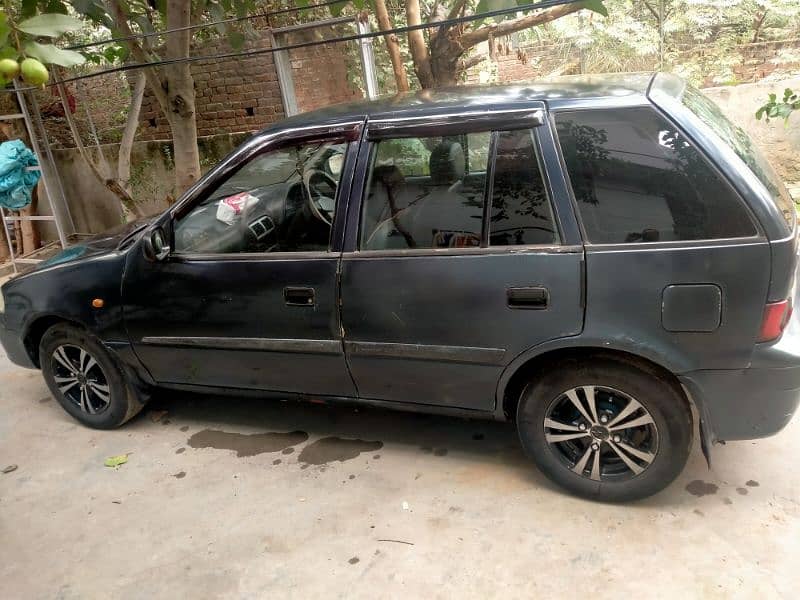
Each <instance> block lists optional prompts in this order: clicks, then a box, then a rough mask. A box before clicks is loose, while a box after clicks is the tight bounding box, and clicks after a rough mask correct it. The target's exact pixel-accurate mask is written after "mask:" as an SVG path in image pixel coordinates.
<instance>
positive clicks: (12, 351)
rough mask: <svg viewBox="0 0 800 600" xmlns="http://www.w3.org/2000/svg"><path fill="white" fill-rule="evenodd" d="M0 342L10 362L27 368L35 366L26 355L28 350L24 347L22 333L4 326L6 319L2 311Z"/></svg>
mask: <svg viewBox="0 0 800 600" xmlns="http://www.w3.org/2000/svg"><path fill="white" fill-rule="evenodd" d="M0 344H2V346H3V349H4V350H5V351H6V355H7V356H8V359H9V360H10V361H11V362H13V363H15V364H17V365H19V366H21V367H25V368H27V369H35V368H37V367H36V365H35V364H33V361H32V360H31V357H30V356H28V350H27V349H26V348H25V342H24V341H23V339H22V335H21V334H19V333H18V332H16V331H14V330H11V329H7V328H6V319H5V314H3V313H0Z"/></svg>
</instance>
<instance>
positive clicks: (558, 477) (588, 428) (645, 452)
mask: <svg viewBox="0 0 800 600" xmlns="http://www.w3.org/2000/svg"><path fill="white" fill-rule="evenodd" d="M517 427H518V429H519V435H520V439H521V440H522V445H523V447H524V448H525V450H526V452H528V454H530V455H531V456H532V457H533V459H534V460H535V461H536V463H537V465H538V466H539V468H540V469H541V470H542V471H543V472H544V473H545V474H546V475H547V476H548V477H549V478H550V479H552V480H553V481H555V482H556V483H558V484H559V485H562V486H564V487H565V488H567V489H569V490H570V491H572V492H573V493H575V494H578V495H580V496H584V497H589V498H595V499H598V500H607V501H627V500H635V499H638V498H644V497H646V496H649V495H652V494H654V493H656V492H658V491H660V490H662V489H663V488H665V487H666V486H667V485H669V483H670V482H672V480H673V479H675V477H677V475H678V474H679V473H680V472H681V470H682V469H683V467H684V465H685V464H686V460H687V459H688V456H689V450H690V448H691V440H692V417H691V412H690V411H689V407H688V405H687V403H686V400H685V399H684V398H683V396H682V395H681V394H680V393H679V392H678V390H677V389H675V387H674V385H673V384H672V383H671V382H670V381H668V380H666V379H665V378H664V377H663V376H661V375H660V374H659V373H657V372H655V371H650V370H648V369H646V368H639V367H635V366H633V365H631V364H629V363H627V362H624V361H622V360H617V359H611V358H597V359H594V360H591V359H589V360H587V361H580V362H578V361H577V360H570V361H568V362H566V363H564V364H562V365H558V366H556V368H554V369H552V370H550V371H548V372H547V373H545V374H544V375H543V376H542V377H540V378H538V379H537V380H536V381H534V382H532V383H531V384H530V385H529V386H528V387H527V388H526V390H525V392H524V393H523V397H522V399H521V400H520V403H519V406H518V409H517Z"/></svg>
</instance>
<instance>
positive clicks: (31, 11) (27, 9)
mask: <svg viewBox="0 0 800 600" xmlns="http://www.w3.org/2000/svg"><path fill="white" fill-rule="evenodd" d="M35 14H36V0H22V10H21V11H20V16H21V17H22V18H23V19H26V18H28V17H32V16H33V15H35Z"/></svg>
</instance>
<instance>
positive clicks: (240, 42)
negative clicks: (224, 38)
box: [228, 30, 245, 50]
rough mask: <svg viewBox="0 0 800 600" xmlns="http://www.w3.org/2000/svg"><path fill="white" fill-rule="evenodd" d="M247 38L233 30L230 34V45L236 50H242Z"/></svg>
mask: <svg viewBox="0 0 800 600" xmlns="http://www.w3.org/2000/svg"><path fill="white" fill-rule="evenodd" d="M244 42H245V38H244V34H243V33H242V32H241V31H234V30H231V31H229V32H228V43H229V44H230V45H231V48H233V49H234V50H241V49H242V46H244Z"/></svg>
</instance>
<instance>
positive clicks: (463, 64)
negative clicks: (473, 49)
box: [458, 54, 486, 71]
mask: <svg viewBox="0 0 800 600" xmlns="http://www.w3.org/2000/svg"><path fill="white" fill-rule="evenodd" d="M484 60H486V56H485V55H483V54H476V55H475V56H470V57H469V58H462V59H461V60H460V61H458V70H459V71H466V70H467V69H469V68H470V67H474V66H475V65H477V64H480V63H482V62H483V61H484Z"/></svg>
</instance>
